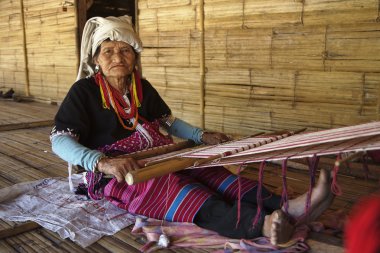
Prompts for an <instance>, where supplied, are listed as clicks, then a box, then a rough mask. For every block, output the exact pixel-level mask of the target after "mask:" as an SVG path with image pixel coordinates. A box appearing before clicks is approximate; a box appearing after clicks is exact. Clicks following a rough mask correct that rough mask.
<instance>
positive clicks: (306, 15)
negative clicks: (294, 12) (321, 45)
mask: <svg viewBox="0 0 380 253" xmlns="http://www.w3.org/2000/svg"><path fill="white" fill-rule="evenodd" d="M300 2H301V1H300ZM378 5H379V2H378V1H377V0H365V1H360V0H359V1H358V0H338V1H335V0H334V1H332V0H319V1H304V12H303V23H304V24H306V25H309V24H326V25H327V24H328V25H330V24H340V23H347V22H349V23H360V22H368V21H375V20H376V19H377V17H378V15H379V13H378ZM344 20H346V21H347V22H344Z"/></svg>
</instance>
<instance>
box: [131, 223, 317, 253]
mask: <svg viewBox="0 0 380 253" xmlns="http://www.w3.org/2000/svg"><path fill="white" fill-rule="evenodd" d="M308 231H309V229H308V227H307V226H305V225H302V226H299V227H297V228H296V231H295V233H294V235H293V237H292V239H291V241H292V242H293V245H291V246H289V247H287V248H279V247H276V246H273V245H271V244H270V242H269V239H268V238H266V237H259V238H256V239H252V240H246V239H243V240H238V239H229V238H226V237H223V236H220V235H218V234H217V233H215V232H213V231H210V230H206V229H203V228H200V227H198V226H196V225H195V224H192V223H182V222H181V223H179V222H162V221H160V220H155V219H143V218H140V217H139V218H137V219H136V223H135V226H134V228H133V229H132V233H134V234H138V235H145V236H146V238H147V240H148V241H147V243H146V244H145V245H144V246H143V247H142V248H141V251H142V252H153V251H155V250H158V249H160V248H162V247H160V246H159V245H157V242H158V241H159V238H160V236H161V235H162V234H165V235H166V237H167V238H169V241H170V244H169V248H200V249H215V253H216V252H225V253H227V252H232V250H239V252H249V253H259V252H270V253H296V252H298V253H302V252H307V251H308V250H309V249H310V248H309V246H308V245H307V244H306V243H305V242H304V241H305V238H306V236H307V233H308Z"/></svg>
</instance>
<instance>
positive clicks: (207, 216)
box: [51, 16, 331, 244]
mask: <svg viewBox="0 0 380 253" xmlns="http://www.w3.org/2000/svg"><path fill="white" fill-rule="evenodd" d="M141 51H142V44H141V42H140V39H139V38H138V36H137V35H136V33H135V32H134V29H133V27H132V23H131V18H130V17H128V16H123V17H108V18H101V17H95V18H91V19H90V20H88V21H87V23H86V26H85V29H84V33H83V40H82V45H81V62H80V69H79V73H78V78H77V79H78V80H77V82H76V83H74V85H73V86H72V87H71V89H70V90H69V92H68V94H67V96H66V98H65V99H64V101H63V102H62V104H61V106H60V108H59V111H58V113H57V115H56V117H55V127H54V128H53V130H52V132H51V142H52V149H53V151H54V152H55V153H56V154H57V155H59V156H60V157H61V158H62V159H64V160H65V161H67V162H69V164H75V165H78V166H81V167H83V168H84V169H86V170H87V171H88V173H87V183H88V189H89V195H90V196H91V197H93V198H101V197H105V198H106V199H108V200H109V201H111V202H112V203H114V204H115V205H117V206H118V207H120V208H124V209H126V210H128V211H129V212H131V213H134V214H140V215H145V216H148V217H151V218H156V219H164V220H167V221H178V222H194V223H196V224H197V225H199V226H201V227H204V228H207V229H210V230H214V231H216V232H218V233H219V234H221V235H224V236H228V237H232V238H254V237H258V236H261V235H265V236H268V237H270V239H271V242H272V243H273V244H278V243H283V242H286V241H287V240H289V238H290V236H291V235H292V231H293V225H291V224H290V222H289V221H288V219H287V217H285V214H284V212H283V211H281V208H282V207H281V203H280V202H281V197H279V196H276V195H274V194H272V193H270V192H269V191H267V190H266V189H263V190H262V198H263V207H264V210H262V211H261V212H260V215H259V216H258V217H259V218H258V221H257V223H256V225H255V226H254V227H253V226H252V220H253V218H254V217H255V215H256V213H257V205H256V188H257V187H256V186H257V183H256V182H254V181H251V180H248V179H245V178H241V181H240V186H239V184H238V180H237V177H236V176H235V175H233V174H231V173H230V172H228V171H227V170H226V169H224V168H222V167H220V168H212V169H209V170H207V169H195V170H187V171H181V172H176V173H173V174H170V175H167V176H162V177H159V178H154V179H150V180H149V181H147V182H143V183H138V184H136V185H132V186H129V185H127V184H126V183H125V181H124V178H125V176H126V174H127V173H128V171H131V170H138V169H139V168H140V164H139V163H138V162H137V161H135V160H134V159H132V158H121V157H118V156H117V155H118V154H125V153H131V152H135V151H139V150H143V149H147V148H151V147H156V146H160V145H165V144H169V143H172V139H171V137H169V136H164V135H163V134H161V133H160V131H159V127H160V126H162V127H164V128H165V129H167V131H168V133H169V134H171V135H175V136H177V137H180V138H184V139H191V140H193V141H194V142H196V143H205V144H216V143H220V142H223V141H226V140H228V138H227V136H226V135H224V134H222V133H213V132H205V131H203V130H202V129H199V128H197V127H193V126H191V125H190V124H188V123H186V122H184V121H182V120H180V119H178V118H175V117H174V116H173V115H172V113H171V110H170V108H169V107H168V105H167V104H166V103H165V102H164V101H163V100H162V98H161V97H160V95H159V94H158V93H157V91H156V90H155V89H154V88H153V86H152V85H151V84H150V83H149V82H148V81H147V80H145V79H142V78H141V77H140V75H139V71H138V65H139V58H140V52H141ZM102 175H112V176H113V178H112V179H110V180H108V181H105V179H104V178H103V179H102ZM329 181H330V176H329V174H328V173H326V172H322V174H321V176H320V180H319V182H318V184H317V186H316V188H315V189H314V191H313V194H312V198H311V208H310V210H311V214H310V216H311V217H316V216H318V215H319V214H320V213H321V212H322V211H323V210H324V209H325V208H326V207H324V208H321V206H323V205H321V204H326V201H327V200H328V199H330V200H329V201H331V194H330V191H329ZM168 187H169V188H170V191H168V190H167V189H168ZM239 191H240V194H241V196H242V198H241V208H240V210H239V211H238V208H237V206H238V204H237V201H236V200H237V199H238V192H239ZM163 193H165V194H163ZM305 200H306V194H304V195H302V196H300V197H298V198H297V199H294V200H290V201H289V208H288V215H289V216H290V217H293V218H299V217H301V216H303V215H304V203H305ZM325 206H326V205H325ZM238 219H239V223H238V226H236V225H237V220H238Z"/></svg>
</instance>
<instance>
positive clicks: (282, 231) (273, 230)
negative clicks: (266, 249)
mask: <svg viewBox="0 0 380 253" xmlns="http://www.w3.org/2000/svg"><path fill="white" fill-rule="evenodd" d="M293 231H294V226H293V225H292V224H291V223H290V221H289V220H288V218H287V217H286V215H285V214H284V212H282V211H281V210H276V211H274V212H273V213H272V214H271V215H267V216H265V221H264V226H263V235H264V236H267V237H269V238H270V242H271V244H273V245H278V244H282V243H286V242H288V241H289V240H290V238H291V236H292V235H293Z"/></svg>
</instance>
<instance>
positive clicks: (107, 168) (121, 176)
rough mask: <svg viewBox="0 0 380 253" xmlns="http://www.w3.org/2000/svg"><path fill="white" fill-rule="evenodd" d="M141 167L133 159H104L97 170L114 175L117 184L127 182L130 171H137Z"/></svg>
mask: <svg viewBox="0 0 380 253" xmlns="http://www.w3.org/2000/svg"><path fill="white" fill-rule="evenodd" d="M140 167H141V166H140V165H139V164H138V163H137V161H136V160H135V159H133V158H122V157H120V158H118V157H104V158H102V159H100V161H99V163H98V166H97V169H98V171H99V172H102V173H104V174H107V175H114V176H115V177H116V180H117V182H119V183H121V182H125V176H126V175H127V174H128V172H129V171H132V170H137V169H139V168H140Z"/></svg>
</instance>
